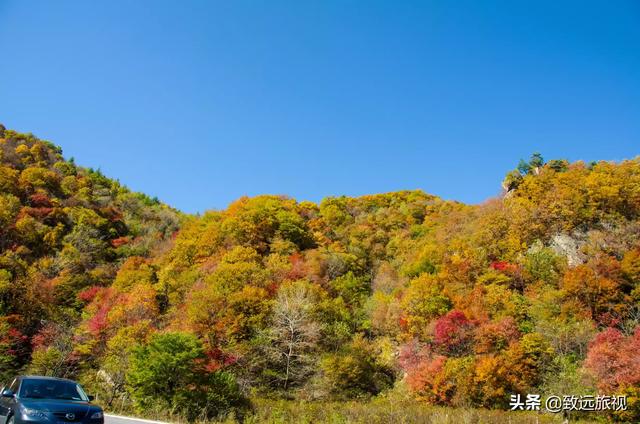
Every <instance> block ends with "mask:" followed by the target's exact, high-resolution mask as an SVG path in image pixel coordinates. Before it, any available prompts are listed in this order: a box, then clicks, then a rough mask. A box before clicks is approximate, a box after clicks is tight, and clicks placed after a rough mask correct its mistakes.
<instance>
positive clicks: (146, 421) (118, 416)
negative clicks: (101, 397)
mask: <svg viewBox="0 0 640 424" xmlns="http://www.w3.org/2000/svg"><path fill="white" fill-rule="evenodd" d="M104 416H105V417H111V418H118V419H121V420H129V421H138V422H141V423H149V424H169V423H168V422H166V421H153V420H145V419H144V418H135V417H125V416H123V415H114V414H104Z"/></svg>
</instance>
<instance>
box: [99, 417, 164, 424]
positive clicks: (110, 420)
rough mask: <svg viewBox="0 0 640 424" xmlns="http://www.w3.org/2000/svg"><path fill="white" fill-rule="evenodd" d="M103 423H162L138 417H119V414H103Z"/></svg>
mask: <svg viewBox="0 0 640 424" xmlns="http://www.w3.org/2000/svg"><path fill="white" fill-rule="evenodd" d="M104 423H105V424H164V423H161V422H160V421H150V420H141V419H138V418H129V417H121V416H119V415H105V416H104Z"/></svg>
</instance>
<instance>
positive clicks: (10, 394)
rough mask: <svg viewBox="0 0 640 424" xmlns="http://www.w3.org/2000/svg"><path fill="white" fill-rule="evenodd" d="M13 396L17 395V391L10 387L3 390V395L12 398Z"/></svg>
mask: <svg viewBox="0 0 640 424" xmlns="http://www.w3.org/2000/svg"><path fill="white" fill-rule="evenodd" d="M13 396H15V393H13V391H11V390H10V389H4V390H3V391H2V397H6V398H12V397H13Z"/></svg>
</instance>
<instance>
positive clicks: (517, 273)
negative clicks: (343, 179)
mask: <svg viewBox="0 0 640 424" xmlns="http://www.w3.org/2000/svg"><path fill="white" fill-rule="evenodd" d="M60 142H61V143H62V144H64V141H63V140H60ZM518 159H519V158H514V166H517V168H516V169H514V170H513V171H509V170H505V175H506V176H505V179H504V181H503V182H500V181H496V193H498V192H500V190H501V194H500V195H497V196H496V197H495V198H491V199H488V200H486V201H485V202H484V203H482V204H478V205H468V204H463V203H460V202H456V201H449V200H443V199H441V198H439V197H437V196H433V195H430V194H427V193H425V192H422V191H399V192H393V193H385V194H376V195H367V196H362V197H356V198H350V197H344V196H343V197H328V198H325V199H324V200H322V201H321V202H320V203H319V204H316V203H311V202H298V201H296V200H294V199H292V198H289V197H286V196H281V195H264V196H258V197H253V198H248V197H243V198H240V199H238V200H237V201H235V202H234V203H232V204H231V205H229V207H228V208H227V209H225V210H212V211H209V212H206V213H204V214H202V215H188V214H185V213H182V212H180V211H178V210H176V209H174V208H172V207H171V206H169V205H166V204H164V203H162V202H161V201H159V200H158V199H155V198H151V197H148V196H146V195H144V194H140V193H136V192H133V191H131V190H129V189H128V188H127V187H125V186H124V185H122V184H121V183H119V182H118V181H117V180H116V179H112V178H111V177H117V176H109V177H107V176H105V175H103V174H102V173H101V172H100V171H99V170H96V169H91V168H85V167H82V166H80V165H79V164H76V163H74V161H73V160H72V159H70V158H65V157H64V156H63V154H62V150H61V148H60V147H58V146H57V145H55V144H52V143H50V142H48V141H44V140H41V139H39V138H37V137H35V136H34V135H32V134H22V133H18V132H16V131H12V130H9V129H6V128H4V127H3V126H0V380H2V381H4V382H6V381H7V380H8V379H10V378H11V377H13V376H14V375H17V374H20V373H30V374H42V375H52V376H60V377H67V378H72V379H76V380H78V381H80V382H81V383H82V384H83V386H84V387H85V388H86V390H87V391H88V392H90V393H93V394H95V395H96V396H97V397H98V401H99V402H100V403H101V404H102V405H104V406H105V407H106V408H108V409H111V410H121V411H132V412H133V413H137V414H139V415H143V416H149V413H150V411H156V412H157V411H164V413H167V414H171V415H172V416H175V417H181V419H184V420H189V421H193V420H224V419H232V418H233V419H234V420H235V419H237V420H250V419H251V417H252V414H255V411H256V408H258V406H259V405H261V404H264V403H265V402H272V403H273V402H293V403H296V402H297V403H308V404H314V403H318V404H321V403H322V402H336V403H348V402H374V401H375V400H376V399H381V398H383V397H385V396H387V397H388V396H397V397H401V396H402V397H403V398H404V399H410V400H411V402H414V403H413V404H414V405H418V406H419V407H422V406H424V407H425V408H426V407H443V408H444V407H447V408H472V409H479V410H508V409H509V398H510V395H512V394H523V395H524V394H528V393H538V394H541V395H542V396H545V395H549V394H555V395H563V394H575V395H581V394H610V395H613V394H624V395H626V396H627V399H628V404H629V405H628V409H627V410H626V411H618V412H611V413H607V414H600V415H599V416H598V417H596V416H589V417H588V418H590V419H596V418H597V419H600V420H606V421H609V420H618V421H628V422H638V421H640V355H638V351H639V350H640V238H639V236H640V160H639V159H637V158H636V159H630V160H626V161H622V162H607V161H600V162H593V163H585V162H580V161H578V162H572V163H570V162H568V161H566V160H562V159H554V160H548V161H545V158H543V157H542V156H541V155H540V154H537V153H534V154H533V155H532V156H531V158H527V159H525V160H522V161H520V163H518ZM501 183H502V187H500V184H501ZM514 414H515V413H514ZM523 416H524V415H523Z"/></svg>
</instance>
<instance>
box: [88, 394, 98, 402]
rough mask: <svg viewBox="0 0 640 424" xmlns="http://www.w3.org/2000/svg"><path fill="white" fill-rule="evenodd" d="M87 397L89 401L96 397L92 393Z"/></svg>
mask: <svg viewBox="0 0 640 424" xmlns="http://www.w3.org/2000/svg"><path fill="white" fill-rule="evenodd" d="M87 397H88V398H89V402H93V401H94V400H96V397H95V396H94V395H87Z"/></svg>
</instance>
